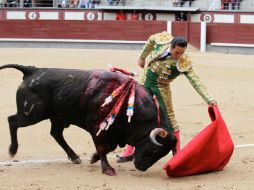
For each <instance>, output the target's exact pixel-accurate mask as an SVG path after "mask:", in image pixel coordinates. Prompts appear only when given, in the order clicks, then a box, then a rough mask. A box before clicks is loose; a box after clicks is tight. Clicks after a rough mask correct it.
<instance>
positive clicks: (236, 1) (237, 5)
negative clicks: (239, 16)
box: [231, 0, 240, 10]
mask: <svg viewBox="0 0 254 190" xmlns="http://www.w3.org/2000/svg"><path fill="white" fill-rule="evenodd" d="M231 2H232V9H233V10H239V9H240V0H231Z"/></svg>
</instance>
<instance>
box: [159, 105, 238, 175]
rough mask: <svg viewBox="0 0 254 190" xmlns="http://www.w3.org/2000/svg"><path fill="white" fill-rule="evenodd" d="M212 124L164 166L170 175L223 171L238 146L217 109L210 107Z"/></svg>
mask: <svg viewBox="0 0 254 190" xmlns="http://www.w3.org/2000/svg"><path fill="white" fill-rule="evenodd" d="M208 112H209V115H210V118H211V121H212V123H211V124H209V125H208V126H207V127H206V128H205V129H203V130H202V131H201V132H200V133H199V134H198V135H196V136H195V137H194V138H193V139H192V140H191V141H190V142H189V143H188V144H187V145H186V146H185V147H184V148H183V149H182V150H181V151H180V152H179V153H178V154H177V155H175V156H174V157H173V158H172V159H171V160H169V161H168V162H167V164H166V165H165V166H164V167H163V169H165V170H166V172H167V175H168V176H187V175H194V174H200V173H208V172H213V171H219V170H222V169H223V168H224V167H225V166H226V165H227V163H228V162H229V160H230V158H231V156H232V153H233V151H234V144H233V141H232V139H231V137H230V134H229V132H228V129H227V126H226V124H225V122H224V120H223V118H222V116H221V114H220V112H219V108H218V107H217V106H214V107H209V108H208Z"/></svg>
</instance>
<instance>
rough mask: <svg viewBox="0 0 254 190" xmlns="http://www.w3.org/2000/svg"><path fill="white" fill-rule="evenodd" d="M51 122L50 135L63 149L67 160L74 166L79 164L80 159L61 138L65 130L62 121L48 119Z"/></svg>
mask: <svg viewBox="0 0 254 190" xmlns="http://www.w3.org/2000/svg"><path fill="white" fill-rule="evenodd" d="M50 121H51V131H50V134H51V136H52V137H54V139H55V140H56V142H57V143H58V144H59V145H60V146H61V147H62V148H63V149H64V151H65V152H66V154H67V155H68V158H69V159H70V160H71V161H72V162H73V163H74V164H80V163H81V159H80V158H79V156H78V155H77V154H76V153H75V152H74V151H73V150H72V149H71V148H70V147H69V145H68V144H67V142H66V141H65V139H64V137H63V130H64V128H65V125H64V123H63V122H62V121H60V120H57V119H50Z"/></svg>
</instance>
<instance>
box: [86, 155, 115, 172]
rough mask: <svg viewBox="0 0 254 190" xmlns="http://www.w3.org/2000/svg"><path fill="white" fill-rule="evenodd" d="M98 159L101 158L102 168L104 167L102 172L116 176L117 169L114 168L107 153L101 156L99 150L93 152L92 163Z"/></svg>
mask: <svg viewBox="0 0 254 190" xmlns="http://www.w3.org/2000/svg"><path fill="white" fill-rule="evenodd" d="M98 160H101V168H102V173H104V174H106V175H109V176H114V175H116V172H115V169H114V168H112V167H111V166H110V165H109V163H108V160H107V156H106V155H102V156H100V155H99V154H98V153H97V152H96V153H94V154H93V156H92V158H91V160H90V163H91V164H93V163H95V162H97V161H98Z"/></svg>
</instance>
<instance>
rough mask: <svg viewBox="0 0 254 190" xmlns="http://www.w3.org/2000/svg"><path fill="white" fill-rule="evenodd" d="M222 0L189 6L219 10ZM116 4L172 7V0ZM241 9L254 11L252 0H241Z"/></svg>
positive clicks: (103, 3)
mask: <svg viewBox="0 0 254 190" xmlns="http://www.w3.org/2000/svg"><path fill="white" fill-rule="evenodd" d="M222 3H223V0H194V1H192V5H191V7H194V8H198V9H200V10H221V7H222V6H221V4H222ZM107 6H108V1H107V0H101V3H100V6H99V7H101V8H103V7H107ZM118 6H131V7H136V8H142V7H143V8H144V7H146V8H148V7H149V8H159V7H161V8H165V7H173V0H171V1H170V0H120V1H119V4H118ZM183 7H189V1H185V2H184V3H183ZM228 9H229V10H231V9H232V4H231V3H229V7H228ZM240 10H241V11H254V1H253V0H241V2H240Z"/></svg>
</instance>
